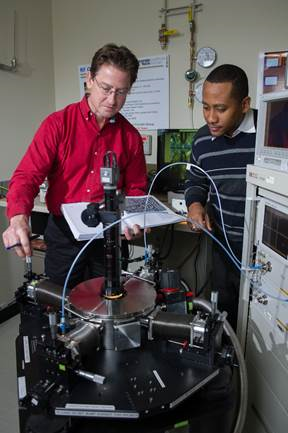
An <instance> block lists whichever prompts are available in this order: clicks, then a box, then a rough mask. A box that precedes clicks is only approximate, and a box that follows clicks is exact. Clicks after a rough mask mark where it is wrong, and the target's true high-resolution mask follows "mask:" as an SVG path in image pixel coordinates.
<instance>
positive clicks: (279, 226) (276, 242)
mask: <svg viewBox="0 0 288 433" xmlns="http://www.w3.org/2000/svg"><path fill="white" fill-rule="evenodd" d="M262 242H263V244H264V245H266V246H267V247H269V248H271V250H273V251H274V252H275V253H277V254H279V255H280V256H281V257H284V258H285V259H287V258H288V215H287V214H286V213H284V212H281V211H279V210H277V209H273V208H272V207H270V206H265V212H264V224H263V233H262Z"/></svg>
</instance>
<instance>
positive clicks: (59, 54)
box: [0, 0, 288, 179]
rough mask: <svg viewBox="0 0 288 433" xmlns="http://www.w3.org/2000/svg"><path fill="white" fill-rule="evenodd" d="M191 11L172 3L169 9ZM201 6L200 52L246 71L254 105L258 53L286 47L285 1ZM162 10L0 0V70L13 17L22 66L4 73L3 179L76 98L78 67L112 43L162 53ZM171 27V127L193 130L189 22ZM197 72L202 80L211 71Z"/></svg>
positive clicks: (131, 4)
mask: <svg viewBox="0 0 288 433" xmlns="http://www.w3.org/2000/svg"><path fill="white" fill-rule="evenodd" d="M51 3H52V13H51ZM186 4H189V2H185V1H182V0H181V1H180V0H168V7H178V6H182V5H186ZM202 4H203V6H202V12H199V13H198V14H197V17H196V20H197V21H196V24H197V33H196V38H197V47H198V48H199V47H202V46H211V47H213V48H215V49H216V50H217V53H218V60H217V63H216V65H219V64H221V63H225V62H231V63H236V64H239V65H240V66H242V67H243V68H245V70H246V71H247V73H248V76H249V79H250V85H251V86H250V87H251V92H250V93H251V96H252V102H253V104H254V105H255V101H256V75H257V74H256V72H257V55H258V53H259V51H262V50H264V49H266V50H270V49H287V48H288V43H287V40H288V31H287V16H288V2H287V0H275V1H274V2H271V0H254V1H253V2H251V1H250V0H241V1H239V0H203V2H202ZM163 5H164V0H105V1H104V0H81V1H79V0H0V63H7V62H9V60H10V57H9V55H10V53H9V51H10V52H11V46H10V45H11V41H10V39H11V35H10V33H9V32H11V27H10V30H9V26H8V25H7V23H8V22H9V19H10V20H11V14H12V11H13V10H16V13H17V16H16V21H17V24H16V55H17V59H18V62H19V69H18V72H17V73H9V72H4V71H1V70H0V92H1V93H0V131H1V137H0V140H1V141H0V143H1V144H0V145H1V158H0V179H4V178H7V177H10V175H11V173H12V170H13V169H14V167H15V165H16V164H17V162H18V161H19V159H20V158H21V156H22V155H23V153H24V151H25V149H26V147H27V146H28V144H29V142H30V140H31V138H32V136H33V134H34V132H35V129H36V128H37V126H38V125H39V123H40V121H41V120H42V119H43V118H44V117H45V116H46V115H47V114H48V113H49V112H51V111H53V110H54V109H55V107H56V108H57V109H58V108H61V107H63V106H65V105H66V104H68V103H70V102H72V101H76V100H78V99H79V83H78V75H77V66H78V65H79V64H83V63H84V64H86V63H89V62H90V60H91V57H92V55H93V54H94V52H95V50H96V49H97V48H99V47H100V46H101V45H103V44H104V43H106V42H111V41H114V42H116V43H119V44H126V45H127V46H128V47H129V48H131V49H132V50H133V51H134V52H135V54H136V55H137V56H138V57H144V56H147V55H148V56H150V55H159V54H162V53H164V51H162V50H161V48H160V45H159V42H158V30H159V27H160V25H161V18H160V16H159V10H160V8H162V7H163ZM9 17H10V18H9ZM3 23H6V24H5V25H3ZM168 27H169V28H176V29H177V30H178V32H179V35H178V36H177V37H174V38H171V39H170V42H169V46H168V49H167V50H166V51H165V52H166V53H167V54H169V56H170V94H171V96H170V119H171V122H170V126H171V127H173V128H176V127H186V128H188V127H192V126H193V121H192V112H191V109H189V108H188V106H187V91H188V84H187V82H186V81H185V79H184V73H185V71H186V70H187V69H188V67H189V29H188V24H187V18H186V17H185V16H183V15H182V16H175V17H171V18H169V19H168ZM53 50H54V57H53ZM197 69H198V71H199V72H200V74H201V76H202V77H205V76H206V74H207V72H209V70H204V69H201V68H200V67H198V68H197ZM54 75H55V82H54ZM54 84H55V86H54ZM54 95H55V99H54ZM193 117H194V125H195V126H196V127H199V126H200V125H201V124H202V123H203V119H202V112H201V106H200V104H199V103H198V102H195V108H194V110H193ZM4 149H5V150H6V155H5V158H4V157H3V152H4ZM154 156H155V149H154Z"/></svg>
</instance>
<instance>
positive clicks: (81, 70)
mask: <svg viewBox="0 0 288 433" xmlns="http://www.w3.org/2000/svg"><path fill="white" fill-rule="evenodd" d="M89 70H90V65H80V66H78V77H79V86H80V98H81V99H82V98H83V96H84V95H85V93H87V87H86V76H87V72H89Z"/></svg>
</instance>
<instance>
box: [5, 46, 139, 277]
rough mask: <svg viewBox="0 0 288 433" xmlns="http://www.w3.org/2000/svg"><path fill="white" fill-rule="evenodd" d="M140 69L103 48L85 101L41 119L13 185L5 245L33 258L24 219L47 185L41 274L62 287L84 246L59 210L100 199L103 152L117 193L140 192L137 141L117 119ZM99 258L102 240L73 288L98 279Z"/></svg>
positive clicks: (83, 262) (125, 54) (124, 53)
mask: <svg viewBox="0 0 288 433" xmlns="http://www.w3.org/2000/svg"><path fill="white" fill-rule="evenodd" d="M138 67H139V63H138V60H137V58H136V57H135V55H134V54H133V53H131V51H130V50H128V48H126V47H123V46H121V47H118V46H117V45H115V44H108V45H105V46H104V47H102V48H101V49H99V50H98V51H97V52H96V53H95V55H94V57H93V59H92V64H91V68H90V72H89V74H88V77H87V90H88V93H87V95H85V97H84V98H83V99H82V100H81V101H80V102H78V103H74V104H70V105H68V106H67V107H65V108H64V109H62V110H60V111H57V112H55V113H52V114H51V115H49V116H48V117H47V118H46V119H45V120H44V121H43V123H42V124H41V126H40V128H39V129H38V131H37V132H36V134H35V136H34V138H33V141H32V143H31V144H30V146H29V147H28V150H27V151H26V153H25V155H24V157H23V159H22V160H21V162H20V163H19V165H18V167H17V168H16V170H15V172H14V174H13V176H12V179H11V181H10V185H9V192H8V194H7V202H8V206H7V216H8V218H9V221H10V224H9V227H8V229H7V230H6V231H5V232H4V233H3V241H4V244H5V246H6V247H9V246H11V245H13V244H15V243H19V244H20V246H18V247H15V251H16V253H17V254H18V255H19V256H20V257H25V256H31V245H30V241H29V235H30V231H31V229H30V226H29V217H30V215H31V212H32V209H33V204H34V199H35V197H36V195H37V194H38V192H39V186H40V185H41V184H42V183H43V181H44V179H45V178H47V180H48V191H47V194H46V204H47V208H48V210H49V212H50V215H49V219H48V224H47V228H46V232H45V241H46V243H47V253H46V257H45V272H46V274H47V276H48V277H49V278H51V280H52V281H55V282H56V283H60V284H63V282H64V281H65V277H66V274H67V272H68V270H69V268H70V266H71V264H72V262H73V260H74V258H75V257H76V255H77V253H78V252H79V250H80V249H81V248H82V246H83V242H78V241H76V240H75V239H74V238H73V235H72V233H71V231H70V229H69V227H68V225H67V223H66V221H65V219H64V217H63V216H62V214H61V210H60V207H61V205H62V204H63V203H71V202H81V201H82V202H86V201H87V202H92V201H93V202H97V201H101V200H102V199H103V187H102V184H101V182H100V167H101V166H102V165H103V158H104V155H105V153H106V152H107V151H113V152H114V153H115V155H116V158H117V163H118V166H119V170H120V178H119V181H118V185H117V188H118V189H120V190H122V191H123V192H124V193H125V195H142V194H145V191H146V186H147V176H146V165H145V158H144V154H143V145H142V139H141V136H140V134H139V132H138V131H137V130H136V129H135V128H134V127H133V126H132V125H131V124H130V123H129V122H128V121H127V120H126V119H125V118H124V117H123V116H122V115H121V114H120V113H119V111H120V110H121V108H122V107H123V105H124V103H125V100H126V96H127V94H128V93H129V91H130V89H131V86H132V84H133V83H134V81H135V80H136V78H137V72H138ZM133 230H134V234H139V232H140V229H139V227H138V226H134V227H133ZM125 235H126V238H127V239H131V236H132V233H131V231H128V230H126V233H125ZM103 260H104V255H103V241H102V240H95V241H94V243H92V244H91V246H90V248H88V249H87V251H85V254H84V256H83V257H82V258H81V259H80V261H79V262H78V264H77V266H76V267H75V268H74V273H73V274H72V276H71V279H70V286H73V285H75V284H77V283H78V282H80V281H83V279H84V276H85V275H86V276H88V277H89V278H92V277H95V276H99V275H102V274H103V263H104V262H103ZM87 270H88V273H87Z"/></svg>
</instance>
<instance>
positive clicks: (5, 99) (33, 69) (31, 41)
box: [0, 0, 55, 179]
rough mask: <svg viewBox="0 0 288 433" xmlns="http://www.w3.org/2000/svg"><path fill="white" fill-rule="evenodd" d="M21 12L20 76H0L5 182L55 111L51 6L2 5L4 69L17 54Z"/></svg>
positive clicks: (25, 1) (37, 0)
mask: <svg viewBox="0 0 288 433" xmlns="http://www.w3.org/2000/svg"><path fill="white" fill-rule="evenodd" d="M14 10H15V11H16V40H15V42H16V44H15V46H16V57H17V62H18V68H17V72H6V71H2V70H0V149H1V158H0V179H7V178H9V177H10V176H11V173H12V171H13V169H14V168H15V166H16V164H17V163H18V161H19V159H20V158H21V156H22V155H23V153H24V151H25V149H26V148H27V146H28V144H29V143H30V141H31V138H32V136H33V134H34V132H35V129H36V128H37V126H38V125H39V123H40V121H41V120H42V119H43V117H44V116H46V115H47V114H48V113H50V112H51V111H53V110H54V108H55V101H54V72H53V71H54V65H53V50H52V22H51V1H50V0H0V63H5V64H9V63H10V60H11V58H12V54H13V47H12V45H13V44H12V34H13V32H12V28H13V11H14Z"/></svg>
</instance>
